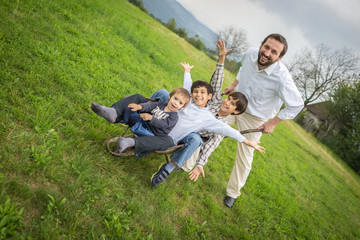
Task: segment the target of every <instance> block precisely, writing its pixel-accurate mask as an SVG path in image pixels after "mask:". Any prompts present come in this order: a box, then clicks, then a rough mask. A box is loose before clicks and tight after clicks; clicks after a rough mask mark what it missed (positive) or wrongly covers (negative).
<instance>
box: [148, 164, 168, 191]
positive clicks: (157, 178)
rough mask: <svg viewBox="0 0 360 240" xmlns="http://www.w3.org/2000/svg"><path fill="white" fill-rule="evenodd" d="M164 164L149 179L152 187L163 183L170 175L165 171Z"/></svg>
mask: <svg viewBox="0 0 360 240" xmlns="http://www.w3.org/2000/svg"><path fill="white" fill-rule="evenodd" d="M165 166H166V163H164V164H163V165H162V166H161V167H160V169H159V171H157V172H156V173H155V174H154V175H153V176H152V177H151V183H152V185H153V186H158V185H160V184H161V183H162V182H165V181H166V179H167V178H168V177H169V175H170V173H169V172H168V171H167V170H166V169H165Z"/></svg>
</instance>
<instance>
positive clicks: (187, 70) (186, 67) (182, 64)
mask: <svg viewBox="0 0 360 240" xmlns="http://www.w3.org/2000/svg"><path fill="white" fill-rule="evenodd" d="M180 65H181V66H182V67H183V68H184V71H185V72H188V73H189V72H190V71H191V69H192V68H193V67H194V65H192V66H190V64H188V63H186V62H181V63H180Z"/></svg>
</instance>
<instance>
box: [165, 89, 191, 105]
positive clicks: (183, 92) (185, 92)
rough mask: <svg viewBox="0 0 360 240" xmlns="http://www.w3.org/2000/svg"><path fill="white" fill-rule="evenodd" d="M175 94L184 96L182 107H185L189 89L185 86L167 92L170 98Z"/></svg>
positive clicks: (187, 101)
mask: <svg viewBox="0 0 360 240" xmlns="http://www.w3.org/2000/svg"><path fill="white" fill-rule="evenodd" d="M175 94H179V95H180V96H183V97H184V98H185V104H184V108H185V107H186V106H187V105H188V104H189V102H190V93H189V91H188V90H187V89H185V88H175V89H174V90H172V92H171V93H170V94H169V98H171V97H172V96H174V95H175Z"/></svg>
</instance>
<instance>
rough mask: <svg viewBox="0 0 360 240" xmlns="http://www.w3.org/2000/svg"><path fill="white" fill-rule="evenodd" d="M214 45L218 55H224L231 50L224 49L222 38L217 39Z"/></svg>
mask: <svg viewBox="0 0 360 240" xmlns="http://www.w3.org/2000/svg"><path fill="white" fill-rule="evenodd" d="M216 46H217V48H218V49H219V57H225V55H226V54H228V53H229V52H231V51H232V49H226V46H225V42H224V40H218V41H217V43H216Z"/></svg>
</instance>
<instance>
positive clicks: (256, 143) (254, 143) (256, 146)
mask: <svg viewBox="0 0 360 240" xmlns="http://www.w3.org/2000/svg"><path fill="white" fill-rule="evenodd" d="M243 143H244V144H246V145H248V146H250V147H253V148H254V149H255V150H256V151H258V152H259V153H264V152H265V151H266V149H265V148H263V147H262V146H260V145H259V144H260V142H259V141H250V140H247V139H245V140H244V141H243Z"/></svg>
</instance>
